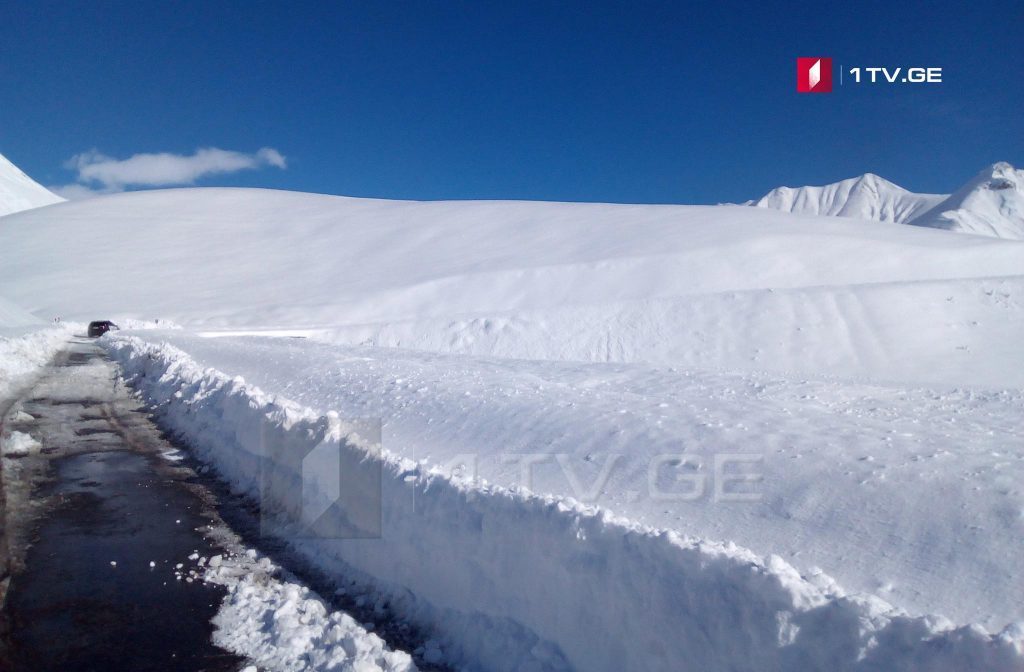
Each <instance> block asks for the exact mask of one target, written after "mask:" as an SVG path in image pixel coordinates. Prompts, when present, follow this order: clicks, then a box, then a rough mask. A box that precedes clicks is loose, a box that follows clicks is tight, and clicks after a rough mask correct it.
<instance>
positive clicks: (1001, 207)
mask: <svg viewBox="0 0 1024 672" xmlns="http://www.w3.org/2000/svg"><path fill="white" fill-rule="evenodd" d="M747 205H752V206H755V207H759V208H771V209H774V210H782V211H784V212H792V213H797V214H805V215H830V216H838V217H854V218H857V219H869V220H874V221H877V222H895V223H897V224H913V225H915V226H926V227H931V228H935V229H946V230H948V231H957V232H960V233H973V234H976V235H982V236H992V237H994V238H1009V239H1024V171H1021V170H1016V169H1015V168H1014V167H1013V166H1011V165H1010V164H1008V163H1005V162H1000V163H996V164H993V165H992V166H989V167H988V168H986V169H985V170H983V171H981V172H980V173H978V175H977V176H976V177H974V179H972V180H970V181H969V182H968V183H967V184H965V185H964V186H963V187H961V188H960V189H958V190H957V191H956V193H954V194H953V195H951V196H945V195H941V194H916V193H914V192H911V191H907V190H906V189H904V188H903V187H900V186H899V185H896V184H893V183H892V182H890V181H888V180H886V179H884V178H881V177H879V176H878V175H873V174H871V173H867V174H865V175H861V176H860V177H852V178H850V179H848V180H843V181H841V182H835V183H833V184H826V185H824V186H821V187H778V188H776V189H772V190H771V191H770V192H768V193H767V194H765V195H764V196H763V197H761V198H760V199H758V200H757V201H750V202H748V203H747Z"/></svg>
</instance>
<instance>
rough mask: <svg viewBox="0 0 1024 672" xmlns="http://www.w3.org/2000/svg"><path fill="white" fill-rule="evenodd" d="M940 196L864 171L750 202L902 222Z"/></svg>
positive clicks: (775, 192) (783, 189)
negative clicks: (828, 182) (907, 188)
mask: <svg viewBox="0 0 1024 672" xmlns="http://www.w3.org/2000/svg"><path fill="white" fill-rule="evenodd" d="M943 199H945V196H943V195H940V194H915V193H913V192H910V191H907V190H906V189H904V188H903V187H901V186H899V185H896V184H893V183H892V182H890V181H889V180H887V179H885V178H883V177H879V176H878V175H874V174H872V173H866V174H864V175H861V176H859V177H851V178H850V179H848V180H842V181H840V182H834V183H832V184H826V185H824V186H820V187H795V188H794V187H778V188H776V189H772V190H771V191H769V192H768V193H767V194H765V195H764V196H762V197H761V198H760V199H758V200H757V201H753V202H751V203H750V204H751V205H753V206H756V207H758V208H772V209H774V210H782V211H783V212H793V213H799V214H807V215H828V216H835V217H854V218H856V219H867V220H874V221H878V222H893V223H896V224H904V223H906V222H909V221H910V220H912V219H914V218H915V217H917V216H918V215H920V214H921V213H922V212H924V211H926V210H928V209H930V208H932V207H934V206H935V205H937V204H938V203H939V202H941V201H942V200H943Z"/></svg>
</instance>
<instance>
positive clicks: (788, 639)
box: [103, 332, 1024, 670]
mask: <svg viewBox="0 0 1024 672" xmlns="http://www.w3.org/2000/svg"><path fill="white" fill-rule="evenodd" d="M155 335H156V334H149V335H147V336H146V338H147V339H152V337H153V336H155ZM163 336H167V337H168V338H169V339H171V340H173V341H174V342H176V343H179V344H182V345H184V346H185V347H187V348H188V349H189V350H190V351H196V352H200V353H201V354H200V355H197V356H198V357H199V358H198V359H193V358H192V357H191V356H190V355H188V354H186V353H185V351H183V350H181V349H179V348H176V347H174V346H172V345H169V344H160V343H159V342H155V341H154V342H149V341H146V340H141V339H140V338H138V337H132V336H128V335H116V336H113V337H110V336H108V337H105V338H104V339H103V342H104V343H105V344H106V345H107V346H108V347H109V348H111V350H112V352H113V353H114V355H115V357H117V359H118V360H119V361H120V362H121V363H122V365H123V366H124V367H125V370H126V373H127V375H128V376H129V379H130V380H131V381H132V383H133V384H134V385H136V386H137V387H138V388H139V389H140V390H141V391H142V392H143V394H144V395H145V396H146V398H148V399H149V400H150V401H151V402H152V403H153V404H154V405H155V407H156V408H157V412H158V414H159V417H160V420H161V422H163V423H164V424H165V425H166V426H168V427H170V428H171V429H172V430H173V431H175V432H177V433H179V434H180V435H182V436H183V437H186V438H187V440H188V441H189V442H190V443H191V444H192V445H194V446H195V448H196V450H197V451H198V454H199V455H200V457H201V458H202V459H204V460H207V461H209V462H210V463H211V464H213V465H214V466H215V467H216V468H217V469H218V472H219V473H220V474H221V476H222V477H224V478H226V479H227V480H228V481H229V482H231V483H232V484H233V486H234V487H235V488H236V489H237V490H238V491H240V492H244V493H248V494H249V495H250V496H253V497H256V498H259V501H260V503H261V506H262V507H263V508H264V509H266V510H274V509H275V507H278V506H285V502H287V501H288V498H289V496H290V494H289V493H290V492H292V491H294V488H295V487H296V481H295V479H299V478H301V474H299V473H296V472H295V471H294V469H295V468H294V467H293V466H289V463H287V462H286V461H282V457H281V456H283V455H286V454H287V452H290V451H299V452H300V454H301V453H302V451H305V450H309V449H310V448H312V447H314V446H323V445H330V446H333V447H334V448H335V450H337V451H338V454H339V455H340V459H341V461H342V463H343V464H344V465H345V467H344V468H345V469H353V470H365V469H368V468H369V467H368V465H369V464H372V463H374V462H377V463H379V465H380V467H381V468H382V470H383V479H382V484H381V502H382V506H383V510H382V520H383V522H384V527H383V532H382V535H381V538H379V539H341V540H339V539H329V538H298V537H288V536H287V535H286V538H287V539H288V540H289V541H290V542H291V543H292V545H293V547H294V548H295V549H296V550H298V551H299V552H301V553H304V554H305V555H306V556H307V557H308V558H309V559H310V560H311V561H313V562H316V563H317V564H319V565H320V566H321V567H322V568H324V569H325V571H327V572H335V573H337V574H338V575H339V576H355V577H357V578H359V579H360V580H362V581H365V582H367V583H369V584H371V585H373V586H374V588H375V589H376V590H377V591H378V592H379V593H382V594H385V595H387V596H389V597H390V598H391V606H392V608H393V609H395V610H396V612H397V613H399V614H401V615H402V616H403V617H405V618H408V619H409V620H411V621H413V622H415V623H417V624H420V625H422V626H424V627H427V628H433V631H434V633H435V637H436V639H437V640H438V642H440V644H439V648H440V649H441V650H442V651H444V652H445V655H446V656H447V657H448V659H449V661H450V662H452V663H455V664H470V665H479V666H480V667H482V668H486V669H497V670H516V669H544V670H562V669H588V670H620V669H626V668H629V667H633V668H636V667H640V668H643V669H651V670H657V669H666V670H667V669H678V664H679V661H680V660H687V661H690V662H691V663H692V665H693V667H694V668H695V669H703V670H728V669H761V670H776V669H777V670H783V669H796V668H798V667H799V668H800V669H839V670H847V669H848V670H854V669H892V670H899V669H915V670H922V669H936V670H938V669H950V670H952V669H964V668H965V667H967V668H971V669H993V670H998V669H1006V670H1014V669H1019V668H1020V666H1021V665H1022V664H1024V639H1022V637H1024V626H1022V625H1018V624H1010V625H1008V626H1007V627H1006V628H1004V629H1003V630H1002V632H1001V633H1000V634H997V635H989V634H987V633H986V631H985V629H982V628H981V627H979V626H977V625H973V626H972V625H962V626H960V627H956V626H954V622H951V621H949V620H946V619H945V618H941V617H937V616H928V615H915V614H912V613H907V612H904V611H903V610H901V609H899V608H896V607H894V606H891V604H890V603H889V601H888V600H886V599H882V598H881V597H878V596H872V595H870V594H866V593H864V592H862V591H859V590H857V591H850V590H849V588H847V587H845V586H844V581H843V580H838V581H837V580H836V579H835V578H833V577H831V576H829V575H828V574H826V573H825V572H823V571H822V570H821V569H818V568H817V567H815V566H811V565H810V562H811V561H812V560H817V559H824V560H826V561H830V562H831V565H829V564H826V565H825V566H826V567H828V569H829V574H832V573H833V571H832V570H836V569H838V570H839V571H841V572H844V573H846V574H848V575H849V576H850V577H853V578H856V577H857V573H858V571H863V572H865V573H866V574H868V575H870V576H873V577H875V578H876V579H878V580H880V581H885V582H886V583H887V584H892V585H893V586H894V591H890V592H894V596H895V597H899V598H911V597H913V596H917V598H918V599H919V600H920V602H921V603H922V604H925V603H929V601H930V602H931V603H932V604H941V605H942V606H943V607H944V609H943V610H944V611H946V612H947V613H952V612H956V611H960V612H961V613H966V612H969V611H971V610H974V609H977V610H978V611H979V613H980V612H984V611H985V610H987V609H994V611H993V612H992V613H1000V614H1001V615H1005V614H1007V613H1012V614H1016V617H1019V612H1017V611H1016V609H1017V608H1018V606H1017V605H1019V604H1021V600H1020V599H1019V594H1018V593H1019V590H1020V585H1021V582H1020V580H1019V579H1020V576H1019V568H1018V567H1017V563H1016V562H1015V558H1017V557H1019V556H1020V539H1021V527H1020V526H1021V524H1022V520H1021V516H1020V515H1019V514H1020V511H1022V510H1024V509H1022V508H1021V506H1020V504H1021V501H1022V499H1021V492H1020V490H1019V488H1018V487H1017V486H1016V485H1014V484H1016V483H1019V482H1020V470H1021V469H1022V468H1024V467H1022V464H1024V462H1022V459H1021V455H1020V451H1019V446H1020V445H1021V440H1020V439H1021V437H1020V434H1019V432H1020V427H1021V426H1022V423H1021V422H1020V419H1021V410H1020V409H1021V408H1022V403H1021V401H1022V399H1021V396H1020V392H1005V393H993V394H991V395H978V394H977V393H973V392H956V391H947V392H945V393H936V392H935V391H929V390H921V391H914V390H907V389H904V388H896V389H885V388H866V389H865V388H857V387H850V386H838V387H837V386H833V385H831V384H826V383H803V384H800V385H794V384H792V383H788V382H786V381H780V380H768V379H748V378H743V377H732V378H728V377H724V378H723V377H721V376H718V375H713V374H703V375H697V374H685V373H683V374H680V373H679V372H671V371H663V370H656V369H648V368H644V367H627V366H619V367H614V368H608V367H607V366H597V365H580V364H569V363H566V364H563V365H561V366H555V365H553V364H552V363H550V362H548V363H529V362H513V361H501V360H491V361H475V360H471V359H468V358H452V357H444V356H441V355H429V354H426V353H420V354H417V353H409V352H406V353H401V352H397V351H394V352H383V351H380V350H374V349H370V348H363V349H350V350H341V351H339V350H338V349H337V348H332V347H330V346H325V345H319V344H312V343H301V342H288V341H281V340H263V341H260V340H258V339H238V340H235V339H217V340H203V339H198V338H196V337H190V336H187V335H184V334H174V333H173V332H167V333H166V334H164V335H163ZM244 362H248V365H247V366H243V365H242V364H243V363H244ZM302 367H305V368H302ZM218 369H221V370H218ZM221 371H224V372H221ZM325 372H331V375H330V376H325V375H324V373H325ZM239 373H244V374H247V375H251V376H253V377H254V378H257V379H259V380H260V381H261V383H263V382H265V383H268V390H274V391H277V392H279V393H282V394H287V395H291V394H295V395H298V396H299V397H300V398H302V399H303V401H301V402H300V403H294V402H292V401H290V400H288V399H286V398H285V397H279V396H271V395H269V394H267V392H264V391H262V390H261V389H260V388H259V387H257V386H256V385H254V384H252V383H251V382H246V381H245V379H243V378H242V377H240V376H238V375H237V374H239ZM680 378H681V380H680ZM379 385H380V386H383V389H379V388H378V386H379ZM314 399H318V400H319V401H320V402H322V403H324V404H329V405H326V406H324V407H321V409H320V410H323V409H324V408H326V409H328V412H326V413H322V412H320V410H317V409H316V408H311V406H312V401H313V400H314ZM807 400H810V401H807ZM673 402H674V403H673ZM665 404H667V406H664V405H665ZM795 408H800V413H799V414H796V413H793V411H792V409H795ZM815 409H817V410H816V411H815ZM376 413H380V414H381V415H382V416H383V417H385V418H387V425H386V426H385V428H384V429H385V433H384V445H383V450H381V449H380V447H377V448H374V446H373V445H371V444H368V443H367V441H366V440H365V439H363V438H360V437H359V436H357V435H355V434H354V433H353V425H352V424H351V422H349V421H346V418H349V417H365V416H367V415H374V414H376ZM350 414H351V415H350ZM777 425H778V426H777ZM986 431H988V432H991V433H992V434H989V435H988V436H985V435H984V434H985V432H986ZM638 439H639V440H638ZM609 444H610V445H609ZM954 446H955V447H956V450H957V455H956V456H954V455H953V454H952V453H951V452H949V450H948V448H951V447H954ZM943 447H946V448H947V449H943ZM707 448H710V453H711V455H710V456H711V457H713V454H729V453H731V452H734V451H735V452H741V453H747V454H750V453H751V452H752V451H758V450H759V451H763V452H762V453H761V454H760V460H761V462H760V464H759V465H758V466H759V467H763V474H764V477H763V479H762V481H761V482H763V484H764V487H765V492H764V496H763V497H761V498H760V499H759V500H758V501H756V502H745V501H732V502H724V501H721V500H719V501H717V502H716V501H714V500H713V499H705V500H704V501H698V502H697V503H696V504H695V505H694V506H686V505H685V504H682V505H681V504H680V503H679V502H677V501H672V502H670V503H666V502H665V501H658V502H657V503H656V506H657V507H659V508H661V509H662V510H663V511H664V513H662V514H661V515H667V516H669V517H667V518H658V514H657V511H656V510H655V507H652V506H651V500H650V498H647V499H643V500H640V501H636V502H631V501H630V500H629V498H621V499H615V497H617V496H618V495H619V494H623V493H625V492H626V491H628V490H629V487H627V486H630V485H636V483H637V482H638V479H645V478H646V477H647V471H646V468H647V467H648V464H646V462H647V461H648V458H649V457H650V455H647V454H644V453H643V451H650V453H658V452H662V451H663V452H667V453H668V454H670V455H672V456H676V457H679V456H680V454H681V453H687V454H689V453H692V454H694V455H695V456H698V457H701V456H709V453H708V452H706V450H705V449H707ZM538 450H543V451H544V452H545V453H547V454H549V455H551V454H554V455H563V454H564V455H566V459H567V460H568V461H569V463H570V464H571V465H572V466H573V467H574V468H575V469H576V470H577V472H576V473H577V475H578V480H579V481H580V482H581V483H584V484H587V485H589V484H591V483H593V482H594V472H593V469H591V471H586V466H585V464H586V460H580V459H577V458H580V457H581V456H585V454H586V453H590V454H595V455H596V456H597V457H598V460H597V462H598V464H597V465H594V467H595V468H600V466H601V465H602V464H604V463H605V461H606V459H607V457H608V456H609V455H611V454H614V453H616V452H622V453H624V454H626V455H627V456H629V457H632V458H634V459H633V460H627V461H626V463H625V465H624V467H623V470H622V472H621V477H622V478H624V479H626V481H625V482H622V483H618V482H617V483H614V484H613V485H612V486H611V487H609V488H608V492H609V493H610V496H611V498H610V499H601V498H598V500H597V501H596V502H581V501H579V499H573V498H570V497H566V496H565V494H566V493H568V492H570V488H571V483H570V484H569V486H567V485H566V482H565V481H563V482H562V484H561V485H558V484H556V481H555V480H554V476H552V474H554V473H556V472H557V471H558V469H554V470H548V472H547V473H546V474H541V475H539V476H538V478H537V480H536V481H534V482H531V483H530V485H531V486H532V487H533V488H534V490H533V492H554V493H559V492H560V493H561V494H560V495H559V494H549V495H537V494H533V493H531V492H530V491H529V490H527V489H524V488H522V487H519V485H521V484H517V483H515V482H514V481H512V480H510V475H512V474H515V473H518V466H519V465H513V467H512V468H509V467H508V465H505V466H504V471H503V470H502V466H501V465H502V460H500V459H499V460H496V461H494V463H493V464H491V465H488V463H487V462H488V458H494V457H500V455H499V453H501V452H505V453H508V454H522V453H536V452H537V451H538ZM283 451H284V452H283ZM605 451H606V452H605ZM474 452H475V453H476V454H478V455H479V456H480V458H481V459H480V462H481V473H482V474H483V475H485V476H486V477H487V478H488V479H489V480H488V481H487V482H484V481H483V480H481V479H472V478H468V477H467V476H466V474H465V472H463V475H462V476H459V475H457V474H454V475H453V473H452V472H453V471H455V470H452V469H450V468H449V469H446V468H440V469H438V468H437V465H444V463H445V461H446V460H447V459H448V458H450V457H453V456H456V457H459V456H461V457H465V453H474ZM995 452H998V453H999V455H998V456H996V455H993V454H992V453H995ZM865 458H875V459H874V460H873V461H872V460H868V459H865ZM556 462H557V461H556ZM266 469H270V470H271V471H272V473H275V474H278V476H279V477H280V478H281V479H282V480H281V481H280V482H281V484H282V486H281V487H282V488H283V490H281V491H280V492H279V491H276V490H273V489H271V490H269V491H268V490H261V483H263V484H264V485H265V482H263V481H262V480H261V474H263V473H265V472H264V470H266ZM638 471H639V473H637V472H638ZM723 473H726V472H723ZM728 473H731V472H728ZM287 474H291V477H287V476H286V475H287ZM732 477H733V478H734V479H735V478H736V474H735V473H732ZM506 484H510V487H506ZM659 485H661V486H663V487H665V488H671V487H672V485H671V484H670V483H664V484H659ZM711 487H714V486H711ZM741 488H742V485H741ZM776 488H777V490H776ZM730 491H731V492H733V493H734V494H735V492H736V491H735V490H730V489H728V488H727V489H726V490H725V493H726V494H728V492H730ZM716 492H717V491H716ZM801 493H802V494H801ZM979 493H982V494H981V495H979ZM275 502H276V504H275ZM608 503H611V504H613V505H614V509H615V511H616V513H621V512H625V513H627V514H629V516H628V517H619V516H617V515H615V514H613V513H611V511H610V510H609V508H608V507H607V506H606V504H608ZM642 509H647V510H648V512H649V513H650V514H651V515H650V516H649V517H648V520H649V521H650V522H652V523H654V524H653V525H652V524H643V523H641V522H638V520H637V519H638V518H639V516H638V515H634V514H637V513H638V512H639V511H641V510H642ZM673 511H674V513H675V514H676V516H677V517H675V518H672V513H673ZM947 516H952V519H949V520H947ZM995 516H998V517H997V518H996V517H995ZM666 520H671V522H672V526H671V528H670V529H666V528H665V527H662V526H661V525H660V523H661V522H663V521H666ZM787 521H788V522H787ZM979 521H991V522H989V523H985V524H983V525H982V527H983V528H984V529H981V530H973V529H972V527H971V526H972V525H974V524H975V523H977V522H979ZM712 533H715V534H712ZM759 534H763V537H761V540H762V542H763V544H764V545H765V546H768V547H771V548H777V549H779V550H781V551H784V552H787V551H786V549H785V548H784V547H787V546H788V549H789V551H792V550H794V549H795V550H798V551H799V553H795V554H794V553H792V552H788V554H789V555H790V559H783V558H782V557H781V556H779V555H778V554H767V553H765V554H761V553H757V552H753V551H751V550H747V549H746V548H744V546H745V544H744V543H743V541H745V540H751V541H755V542H756V541H757V539H758V535H759ZM788 535H795V536H794V538H793V539H792V545H791V546H789V540H788V538H787V537H788ZM709 538H711V539H714V538H725V539H729V540H730V541H729V542H725V543H719V542H714V541H710V540H709ZM737 539H740V540H741V541H740V542H739V544H738V545H737V543H736V542H737ZM895 539H900V540H906V541H905V542H903V541H901V542H900V543H896V542H894V540H895ZM836 545H838V546H839V547H838V548H835V547H834V546H836ZM830 553H831V554H832V555H831V556H829V554H830ZM791 560H792V561H791ZM794 562H795V563H798V564H800V565H801V566H802V567H805V568H804V569H803V570H801V569H798V568H797V566H796V565H794V564H793V563H794ZM890 571H891V572H895V573H898V574H899V576H898V578H893V575H890V574H889V572H890ZM904 582H906V583H904ZM907 584H909V585H907ZM975 591H980V594H976V592H975ZM887 597H888V596H887ZM958 621H959V622H962V620H959V619H958ZM997 630H998V628H997ZM597 633H605V634H604V636H596V635H597ZM528 665H532V666H533V667H528Z"/></svg>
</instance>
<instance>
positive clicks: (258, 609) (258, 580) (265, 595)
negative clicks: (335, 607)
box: [190, 549, 416, 672]
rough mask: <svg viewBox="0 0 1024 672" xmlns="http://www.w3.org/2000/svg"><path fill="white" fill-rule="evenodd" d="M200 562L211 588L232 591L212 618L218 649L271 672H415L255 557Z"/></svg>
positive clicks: (403, 657) (401, 656) (404, 658)
mask: <svg viewBox="0 0 1024 672" xmlns="http://www.w3.org/2000/svg"><path fill="white" fill-rule="evenodd" d="M190 560H198V567H199V571H198V572H197V571H193V573H194V574H196V575H197V576H202V578H203V580H204V581H206V582H207V583H214V584H217V585H222V586H225V587H227V590H228V593H227V595H226V596H225V598H224V602H223V603H222V604H221V606H220V609H219V610H218V611H217V615H216V616H214V618H213V625H214V628H215V629H214V633H213V642H214V644H216V645H217V646H219V647H221V648H223V649H226V650H228V651H232V652H234V653H237V654H239V655H242V656H245V657H246V658H248V659H249V660H251V661H253V662H255V663H257V664H258V665H259V668H260V669H263V670H268V671H273V672H328V671H333V672H378V671H379V672H415V671H416V665H415V664H414V663H413V661H412V657H411V656H409V654H407V653H404V652H400V651H391V650H389V649H388V647H387V644H386V643H385V642H384V640H383V639H381V638H380V637H378V636H377V635H376V634H374V633H372V632H368V631H367V630H366V628H364V627H363V626H362V625H360V624H359V623H357V622H356V621H355V619H353V618H352V617H351V616H349V615H348V614H346V613H343V612H339V611H331V610H330V609H329V608H328V607H327V605H325V604H324V602H323V601H322V600H321V599H320V598H319V597H317V596H316V594H314V593H311V592H310V590H309V589H308V588H306V587H305V586H301V585H299V584H297V583H292V582H290V581H286V580H282V579H280V578H278V577H277V576H275V575H274V574H275V573H276V572H277V570H278V568H277V567H275V566H274V565H273V564H272V563H271V562H270V560H269V559H268V558H260V559H257V554H256V552H255V551H254V550H251V549H250V550H248V551H246V553H244V554H241V553H240V554H237V555H228V556H220V555H216V556H213V557H212V558H210V562H209V563H207V562H206V558H201V559H200V558H197V556H195V555H194V556H192V557H191V558H190Z"/></svg>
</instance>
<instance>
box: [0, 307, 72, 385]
mask: <svg viewBox="0 0 1024 672" xmlns="http://www.w3.org/2000/svg"><path fill="white" fill-rule="evenodd" d="M78 326H81V325H78ZM70 330H71V327H68V326H64V327H60V328H53V329H39V328H38V327H36V328H35V330H29V329H6V330H0V400H3V399H5V398H6V397H8V396H9V395H10V394H12V393H13V392H14V390H15V388H16V386H17V385H18V384H20V382H21V379H22V378H23V377H24V376H26V375H28V374H30V373H32V372H33V371H35V370H36V369H38V368H39V367H41V366H43V365H44V364H46V363H47V362H48V361H50V359H51V358H52V357H53V356H54V355H55V354H56V353H57V351H58V350H59V349H60V348H61V346H63V345H64V343H66V342H67V339H68V337H69V336H70Z"/></svg>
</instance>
